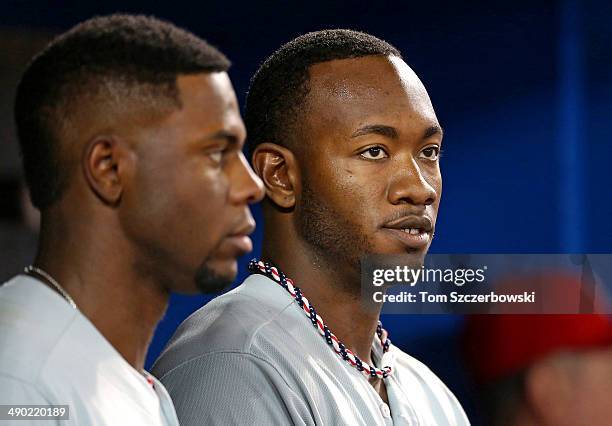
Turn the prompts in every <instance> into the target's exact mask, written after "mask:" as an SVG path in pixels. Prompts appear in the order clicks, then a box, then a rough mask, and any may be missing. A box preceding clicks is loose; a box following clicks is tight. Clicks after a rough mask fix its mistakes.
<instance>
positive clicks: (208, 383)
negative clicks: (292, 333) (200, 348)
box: [160, 352, 315, 426]
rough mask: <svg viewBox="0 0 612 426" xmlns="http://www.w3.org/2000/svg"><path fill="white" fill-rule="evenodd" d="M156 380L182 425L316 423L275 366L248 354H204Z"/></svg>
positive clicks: (304, 404)
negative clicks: (168, 396)
mask: <svg viewBox="0 0 612 426" xmlns="http://www.w3.org/2000/svg"><path fill="white" fill-rule="evenodd" d="M160 380H161V382H162V383H163V384H164V386H165V387H166V389H167V390H168V392H169V393H170V396H171V397H172V401H173V403H174V406H175V408H176V412H177V415H178V418H179V421H180V424H181V425H183V426H195V425H202V424H206V425H242V424H246V423H248V424H260V425H263V424H274V425H288V424H295V425H314V424H315V422H314V420H313V417H312V415H311V413H310V410H309V408H308V406H307V404H306V403H304V402H303V400H302V399H301V398H300V397H299V396H298V395H297V394H296V393H295V392H294V391H293V390H292V389H290V387H289V386H288V384H287V382H286V381H285V380H284V379H283V377H282V376H281V374H280V373H279V372H278V371H277V370H276V368H275V367H274V366H273V365H272V364H270V363H269V362H268V361H266V360H264V359H261V358H259V357H257V356H254V355H252V354H247V353H238V352H216V353H210V354H206V355H203V356H200V357H198V358H195V359H193V360H190V361H187V362H185V363H183V364H180V365H179V366H177V367H175V368H174V369H172V370H170V371H169V372H167V373H166V374H165V375H164V376H163V377H160Z"/></svg>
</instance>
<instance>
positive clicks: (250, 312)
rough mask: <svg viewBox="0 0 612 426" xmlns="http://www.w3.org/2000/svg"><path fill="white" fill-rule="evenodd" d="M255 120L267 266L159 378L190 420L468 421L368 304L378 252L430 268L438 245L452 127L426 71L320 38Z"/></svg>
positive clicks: (299, 54) (265, 70)
mask: <svg viewBox="0 0 612 426" xmlns="http://www.w3.org/2000/svg"><path fill="white" fill-rule="evenodd" d="M246 111H247V112H246V122H247V129H248V134H249V147H250V149H251V151H252V152H253V155H252V160H253V165H254V168H255V170H256V172H257V173H258V175H259V176H260V177H261V178H262V180H263V182H264V186H265V188H266V195H267V197H266V199H265V201H264V204H263V215H264V221H265V229H264V243H263V252H262V260H259V261H253V262H252V263H251V270H252V272H253V273H254V275H252V276H251V277H249V278H248V279H247V280H246V281H245V282H244V283H243V284H242V285H241V286H239V287H238V288H237V289H235V290H234V291H232V292H230V293H228V294H226V295H224V296H221V297H219V298H217V299H216V300H214V301H213V302H211V303H209V304H208V305H207V306H205V307H204V308H202V309H201V310H200V311H198V312H197V313H195V314H194V315H192V316H191V317H190V318H189V319H188V320H187V321H185V322H184V323H183V324H182V325H181V326H180V327H179V329H178V331H177V333H176V334H175V336H174V337H173V339H172V340H171V342H170V344H169V346H168V347H167V348H166V350H165V351H164V353H163V354H162V356H161V358H160V359H159V360H158V361H157V363H156V365H155V367H154V369H153V371H154V373H155V374H156V375H157V376H158V377H160V379H161V380H162V382H163V383H164V384H165V385H166V386H167V387H168V390H169V392H170V394H171V395H172V398H173V400H174V402H175V405H176V408H177V413H178V416H179V419H180V420H181V423H182V424H183V425H188V426H189V425H196V424H219V425H226V424H241V423H244V422H245V421H248V422H249V423H251V424H288V423H292V424H304V425H329V424H363V425H373V424H412V425H414V424H420V425H434V424H435V425H466V424H468V420H467V418H466V416H465V414H464V412H463V410H462V408H461V406H460V405H459V403H458V402H457V400H456V399H455V397H454V396H453V395H452V393H451V392H450V391H449V390H448V389H447V388H446V386H444V384H443V383H442V382H441V381H440V380H439V379H438V378H437V377H436V376H435V375H434V374H433V373H432V372H431V371H430V370H429V369H428V368H427V367H425V366H424V365H423V364H421V363H419V362H418V361H416V360H415V359H413V358H412V357H410V356H408V355H407V354H405V353H403V352H402V351H400V350H399V349H398V348H397V347H395V346H393V345H391V344H390V341H389V338H388V336H387V333H386V332H385V331H384V329H383V328H382V326H381V325H380V323H379V311H376V312H371V311H370V310H367V309H365V308H364V306H363V305H362V304H361V301H360V259H361V258H362V256H364V255H366V254H370V253H382V254H406V255H407V256H408V257H410V258H411V261H412V262H415V263H417V264H418V263H421V262H422V261H423V258H424V256H425V253H426V252H427V249H428V247H429V245H430V243H431V239H432V237H433V231H434V225H435V220H436V215H437V210H438V204H439V201H440V193H441V190H442V180H441V176H440V168H439V161H438V159H439V155H440V149H441V143H442V129H441V128H440V125H439V124H438V120H437V118H436V115H435V113H434V110H433V107H432V105H431V102H430V100H429V96H428V95H427V92H426V90H425V88H424V87H423V85H422V83H421V82H420V80H419V79H418V77H417V76H416V74H415V73H414V72H413V71H412V70H411V69H410V67H409V66H408V65H407V64H406V63H405V62H404V61H403V60H402V58H401V55H400V53H399V52H398V51H397V49H395V48H394V47H392V46H391V45H389V44H388V43H386V42H384V41H382V40H380V39H377V38H375V37H373V36H370V35H368V34H364V33H359V32H355V31H349V30H327V31H319V32H315V33H310V34H306V35H304V36H301V37H298V38H297V39H295V40H293V41H291V42H289V43H287V44H286V45H284V46H282V47H281V48H280V49H279V50H278V51H277V52H275V53H274V54H273V55H272V56H271V57H270V58H268V59H267V60H266V61H265V62H264V64H263V65H262V66H261V67H260V69H259V70H258V72H257V74H256V75H255V76H254V77H253V79H252V82H251V87H250V90H249V94H248V99H247V109H246ZM230 324H231V327H230Z"/></svg>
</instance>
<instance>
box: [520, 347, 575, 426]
mask: <svg viewBox="0 0 612 426" xmlns="http://www.w3.org/2000/svg"><path fill="white" fill-rule="evenodd" d="M572 361H573V360H572V359H571V356H570V355H569V354H565V353H561V354H555V355H552V356H548V357H547V358H544V359H542V360H540V361H539V362H536V363H535V364H534V365H533V366H531V367H530V368H529V370H528V371H527V374H526V376H525V397H526V400H527V404H528V406H529V408H530V410H531V411H532V414H534V416H535V418H536V419H538V420H539V423H538V424H543V425H549V424H550V425H559V424H564V423H565V422H566V421H567V420H568V412H567V410H568V409H570V408H571V407H572V395H573V394H572V392H573V391H574V389H573V388H572V367H573V365H572V364H573V362H572Z"/></svg>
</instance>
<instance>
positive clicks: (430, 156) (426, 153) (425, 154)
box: [419, 146, 440, 161]
mask: <svg viewBox="0 0 612 426" xmlns="http://www.w3.org/2000/svg"><path fill="white" fill-rule="evenodd" d="M419 157H421V158H425V159H427V160H433V161H435V160H437V159H438V158H439V157H440V148H438V147H437V146H428V147H427V148H425V149H424V150H422V151H421V154H420V155H419Z"/></svg>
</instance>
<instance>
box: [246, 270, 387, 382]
mask: <svg viewBox="0 0 612 426" xmlns="http://www.w3.org/2000/svg"><path fill="white" fill-rule="evenodd" d="M249 271H250V272H251V274H261V275H264V276H266V277H268V278H270V279H271V280H273V281H275V282H276V283H278V284H279V285H280V286H281V287H283V288H284V289H285V290H287V292H288V293H289V294H290V295H291V296H292V297H293V299H294V300H295V301H296V302H297V304H298V306H299V307H300V308H302V311H303V312H304V313H305V314H306V316H307V317H308V318H309V319H310V322H312V325H313V326H315V327H316V328H317V330H318V331H319V334H320V335H321V336H323V337H324V338H325V341H326V342H327V344H328V345H330V346H331V347H332V348H333V349H334V351H335V352H336V353H337V354H338V355H339V356H340V357H341V358H342V359H344V360H345V361H346V362H348V363H349V364H351V365H352V366H353V367H355V368H356V369H357V370H359V371H361V372H362V373H363V374H364V375H366V376H368V377H378V378H383V379H384V378H387V377H389V375H390V374H391V372H392V368H391V367H390V366H385V367H383V368H382V369H380V368H377V367H374V366H372V365H369V364H368V363H367V362H365V361H362V360H360V359H359V357H358V356H357V355H355V354H354V353H353V352H352V351H351V350H350V349H347V348H346V347H345V346H344V345H343V344H342V342H341V341H340V340H339V339H338V338H337V337H336V335H335V334H334V333H332V332H331V331H330V329H329V328H328V327H327V325H325V322H324V321H323V318H321V317H320V316H319V315H318V314H317V311H316V310H315V308H314V306H312V304H311V303H310V302H309V301H308V299H307V298H306V296H304V295H303V294H302V290H300V288H299V287H297V286H296V285H295V284H294V283H293V280H292V279H291V278H289V277H287V276H286V275H285V274H284V273H283V271H281V270H280V269H278V268H277V267H276V266H274V265H272V264H271V263H270V262H264V261H262V260H257V259H253V260H251V261H250V262H249ZM376 335H377V336H378V340H379V341H380V344H381V346H382V349H383V353H385V352H387V351H388V350H389V346H390V345H391V339H389V337H388V333H387V331H386V330H385V329H383V328H382V324H381V322H380V321H379V322H378V327H376Z"/></svg>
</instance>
